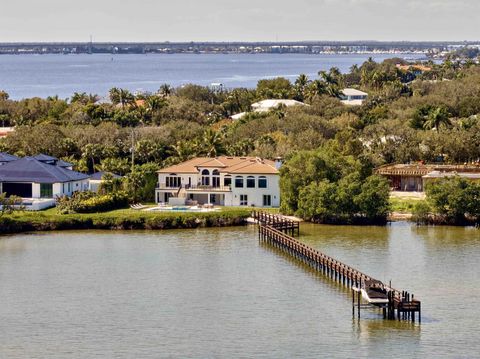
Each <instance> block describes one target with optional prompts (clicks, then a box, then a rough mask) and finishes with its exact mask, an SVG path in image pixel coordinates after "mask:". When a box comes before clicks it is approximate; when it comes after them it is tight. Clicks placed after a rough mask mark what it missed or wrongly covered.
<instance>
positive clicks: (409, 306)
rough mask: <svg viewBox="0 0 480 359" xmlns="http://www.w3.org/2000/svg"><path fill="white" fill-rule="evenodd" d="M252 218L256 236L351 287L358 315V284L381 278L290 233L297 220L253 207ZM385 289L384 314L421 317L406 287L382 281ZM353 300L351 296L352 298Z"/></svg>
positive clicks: (297, 228) (294, 230)
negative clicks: (308, 244)
mask: <svg viewBox="0 0 480 359" xmlns="http://www.w3.org/2000/svg"><path fill="white" fill-rule="evenodd" d="M252 216H253V218H254V219H255V220H256V222H257V223H258V236H259V240H260V241H263V242H266V243H269V244H271V245H273V246H275V247H277V248H279V249H281V250H283V251H285V252H287V253H288V254H290V255H292V256H293V257H295V258H297V259H299V260H301V261H303V262H305V263H306V264H308V265H310V266H311V267H313V268H314V269H315V270H317V271H319V272H322V273H323V274H325V275H327V276H329V277H331V278H332V279H333V280H336V281H338V282H340V283H341V284H343V285H345V286H347V287H350V288H352V294H353V295H354V297H353V299H355V293H356V294H357V303H358V315H359V316H360V296H361V294H360V288H362V285H363V283H364V282H365V281H376V282H379V283H382V282H381V281H379V280H377V279H375V278H373V277H371V276H369V275H367V274H365V273H363V272H361V271H359V270H358V269H356V268H353V267H351V266H349V265H347V264H345V263H342V262H341V261H339V260H337V259H335V258H332V257H330V256H328V255H326V254H324V253H322V252H320V251H319V250H316V249H314V248H311V247H309V246H307V245H306V244H304V243H302V242H300V241H299V240H297V239H296V238H294V236H299V235H300V224H299V222H298V221H294V220H291V219H289V218H286V217H284V216H281V215H278V214H271V213H266V212H258V211H254V212H253V213H252ZM382 285H383V287H384V289H385V290H386V292H387V297H388V304H387V305H386V306H383V315H384V318H388V319H395V316H396V317H397V319H399V320H400V319H409V320H410V319H411V320H412V321H415V313H416V312H418V319H419V321H420V320H421V303H420V301H419V300H417V299H415V298H414V296H413V295H412V294H410V293H408V292H406V291H400V290H397V289H395V288H392V287H391V286H390V285H386V284H384V283H382ZM354 302H355V300H354Z"/></svg>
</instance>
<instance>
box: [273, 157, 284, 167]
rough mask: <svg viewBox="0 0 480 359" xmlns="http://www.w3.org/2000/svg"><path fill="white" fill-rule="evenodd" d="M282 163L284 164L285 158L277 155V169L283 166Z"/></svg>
mask: <svg viewBox="0 0 480 359" xmlns="http://www.w3.org/2000/svg"><path fill="white" fill-rule="evenodd" d="M282 164H283V158H282V157H276V158H275V168H276V169H277V170H279V169H280V167H282Z"/></svg>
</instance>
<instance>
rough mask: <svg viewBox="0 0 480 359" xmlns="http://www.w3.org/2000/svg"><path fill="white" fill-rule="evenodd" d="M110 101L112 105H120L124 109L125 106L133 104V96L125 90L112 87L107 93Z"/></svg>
mask: <svg viewBox="0 0 480 359" xmlns="http://www.w3.org/2000/svg"><path fill="white" fill-rule="evenodd" d="M109 96H110V101H112V103H113V104H114V105H118V104H121V105H122V108H125V106H126V105H131V104H133V103H134V102H135V96H133V94H132V93H131V92H130V91H128V90H125V89H119V88H117V87H113V88H112V89H110V91H109Z"/></svg>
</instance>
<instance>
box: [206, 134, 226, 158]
mask: <svg viewBox="0 0 480 359" xmlns="http://www.w3.org/2000/svg"><path fill="white" fill-rule="evenodd" d="M201 147H202V149H203V150H202V151H203V152H204V153H205V155H206V156H207V157H216V156H218V155H220V154H223V153H224V152H225V150H224V146H223V137H222V135H221V133H220V132H218V131H214V130H212V129H208V130H206V131H205V133H204V134H203V137H202V143H201Z"/></svg>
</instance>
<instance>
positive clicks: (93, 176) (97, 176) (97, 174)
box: [90, 171, 122, 181]
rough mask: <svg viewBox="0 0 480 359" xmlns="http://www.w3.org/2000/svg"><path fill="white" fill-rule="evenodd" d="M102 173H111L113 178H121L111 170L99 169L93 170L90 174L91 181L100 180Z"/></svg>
mask: <svg viewBox="0 0 480 359" xmlns="http://www.w3.org/2000/svg"><path fill="white" fill-rule="evenodd" d="M104 175H111V176H112V177H113V178H121V177H122V176H119V175H117V174H115V173H112V172H103V171H100V172H95V173H93V174H91V175H90V179H91V180H92V181H101V180H102V179H103V176H104Z"/></svg>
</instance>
